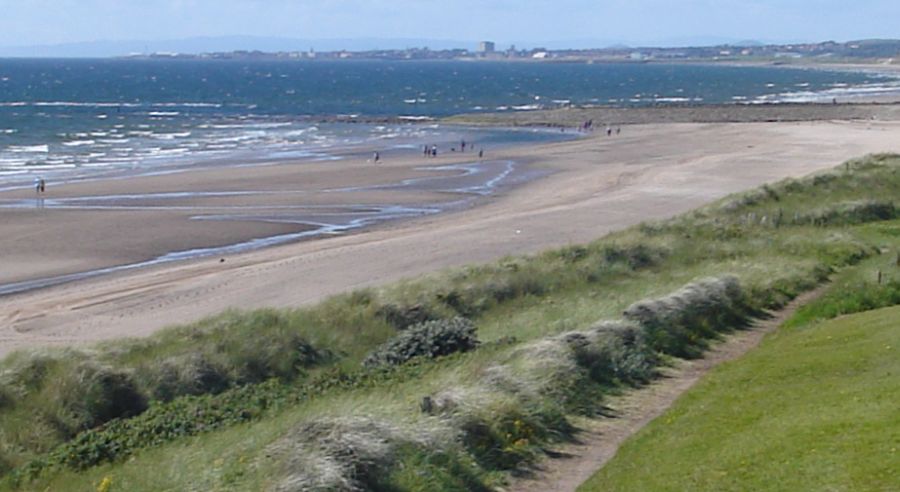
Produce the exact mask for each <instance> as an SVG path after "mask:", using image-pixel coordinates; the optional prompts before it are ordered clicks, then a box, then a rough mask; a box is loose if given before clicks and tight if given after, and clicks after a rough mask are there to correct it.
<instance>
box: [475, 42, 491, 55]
mask: <svg viewBox="0 0 900 492" xmlns="http://www.w3.org/2000/svg"><path fill="white" fill-rule="evenodd" d="M494 49H495V45H494V42H493V41H482V42H480V43H478V52H479V53H481V54H483V55H487V54H489V53H493V52H494Z"/></svg>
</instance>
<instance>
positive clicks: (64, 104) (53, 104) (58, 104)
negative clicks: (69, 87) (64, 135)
mask: <svg viewBox="0 0 900 492" xmlns="http://www.w3.org/2000/svg"><path fill="white" fill-rule="evenodd" d="M30 104H31V106H36V107H39V108H45V107H49V108H120V107H121V108H137V107H140V104H136V103H115V102H78V101H35V102H32V103H30Z"/></svg>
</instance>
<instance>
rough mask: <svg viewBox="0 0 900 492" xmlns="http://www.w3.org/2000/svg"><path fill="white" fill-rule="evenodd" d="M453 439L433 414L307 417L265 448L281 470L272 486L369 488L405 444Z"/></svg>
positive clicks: (427, 445)
mask: <svg viewBox="0 0 900 492" xmlns="http://www.w3.org/2000/svg"><path fill="white" fill-rule="evenodd" d="M413 429H414V430H413ZM455 440H456V439H455V436H454V435H453V433H452V431H451V430H450V429H448V428H446V427H445V426H442V425H440V422H438V421H436V420H435V419H431V421H430V422H427V423H425V422H422V421H419V422H416V424H415V426H413V425H409V424H405V425H404V424H394V423H391V422H389V421H386V420H375V419H372V418H368V417H351V418H333V419H322V420H316V421H312V422H306V423H303V424H301V425H299V426H297V427H296V428H294V429H292V430H291V431H289V432H288V433H287V435H286V436H285V437H284V438H283V439H281V440H279V441H278V442H276V443H274V444H273V445H272V446H271V447H270V448H269V450H268V454H269V455H270V456H271V458H272V459H274V460H276V461H278V462H280V464H281V465H280V466H281V468H282V473H283V476H282V478H281V479H280V480H279V481H278V483H277V485H276V486H275V487H274V490H276V491H278V492H317V491H321V492H326V491H327V492H333V491H347V492H350V491H360V490H372V489H375V488H377V487H378V484H379V482H382V481H384V479H385V477H386V475H387V474H388V472H389V471H390V469H391V467H392V465H393V464H394V462H395V461H396V459H397V456H398V454H399V453H400V452H401V450H402V449H403V448H404V447H415V448H423V449H428V450H430V451H432V452H434V451H439V450H441V449H442V448H444V447H446V446H447V445H449V444H452V443H453V442H455Z"/></svg>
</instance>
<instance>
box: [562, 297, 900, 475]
mask: <svg viewBox="0 0 900 492" xmlns="http://www.w3.org/2000/svg"><path fill="white" fill-rule="evenodd" d="M825 304H828V302H825V303H822V304H821V305H823V306H824V305H825ZM800 318H802V316H801V317H800ZM798 319H799V318H798ZM898 320H900V307H893V308H883V309H880V310H876V311H871V312H867V313H864V314H857V315H852V316H847V317H843V318H839V319H836V320H832V321H828V322H818V323H811V324H799V325H798V324H796V322H795V324H794V326H793V327H792V328H788V329H783V330H781V331H780V332H778V333H777V334H776V335H775V336H772V337H769V338H767V339H766V340H765V342H764V343H763V344H762V346H761V347H760V348H759V349H757V350H756V351H754V352H752V353H751V354H749V355H747V356H745V357H744V358H742V359H741V360H739V361H736V362H733V363H730V364H725V365H723V366H721V367H719V368H718V369H717V370H715V371H713V372H712V373H710V374H709V375H707V376H706V377H705V378H704V380H703V381H702V382H701V383H700V384H698V385H697V386H696V387H694V388H693V389H691V390H690V391H689V392H688V393H686V394H685V395H684V396H683V397H682V398H681V399H679V400H678V402H677V403H676V404H675V405H674V406H673V407H672V408H671V409H670V410H669V411H668V412H666V413H665V414H664V415H663V416H661V417H660V418H658V419H657V420H655V421H654V422H652V423H651V424H650V425H648V426H647V427H645V428H644V429H643V430H642V431H641V432H639V433H638V434H637V435H636V436H635V437H634V438H632V439H631V440H629V441H628V442H627V443H626V444H625V445H624V446H623V447H622V448H621V449H620V450H619V453H618V454H617V455H616V457H615V458H614V459H613V460H612V461H611V462H610V463H609V464H608V465H607V466H606V467H604V469H603V470H601V471H600V472H599V473H598V474H597V475H595V476H594V477H593V478H592V479H591V480H589V481H588V482H587V483H585V484H584V485H582V487H581V488H579V490H580V491H584V492H588V491H594V490H597V491H601V490H602V491H619V490H635V491H644V490H710V491H713V490H714V491H727V490H734V491H743V490H872V491H887V490H898V489H900V469H898V467H897V463H898V462H900V449H898V447H900V414H898V412H897V408H898V407H897V404H898V395H900V377H897V376H898V374H900V355H898V351H900V329H898V328H900V321H898Z"/></svg>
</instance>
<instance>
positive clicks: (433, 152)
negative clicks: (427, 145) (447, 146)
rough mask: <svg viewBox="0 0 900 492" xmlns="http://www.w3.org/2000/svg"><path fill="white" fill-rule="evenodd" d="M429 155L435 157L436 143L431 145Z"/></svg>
mask: <svg viewBox="0 0 900 492" xmlns="http://www.w3.org/2000/svg"><path fill="white" fill-rule="evenodd" d="M431 157H437V145H432V146H431Z"/></svg>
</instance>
